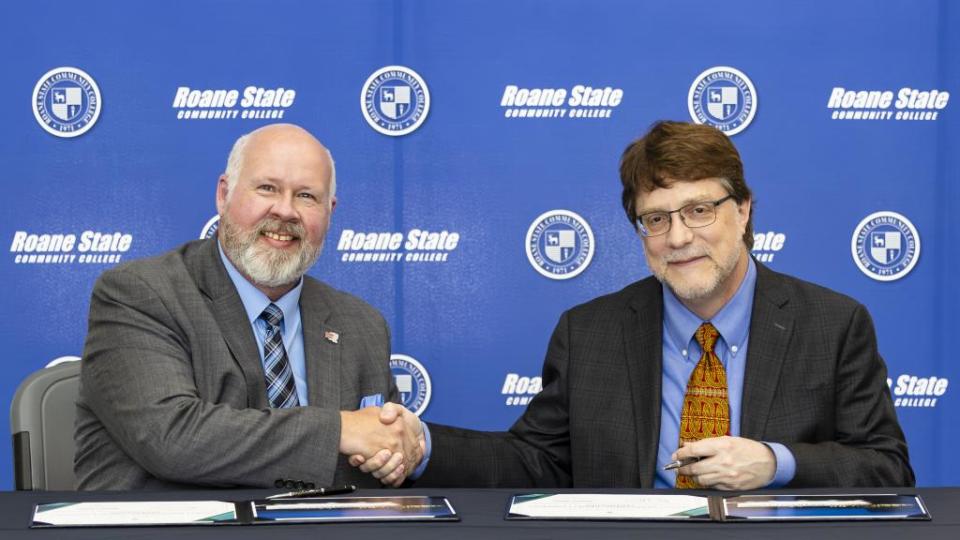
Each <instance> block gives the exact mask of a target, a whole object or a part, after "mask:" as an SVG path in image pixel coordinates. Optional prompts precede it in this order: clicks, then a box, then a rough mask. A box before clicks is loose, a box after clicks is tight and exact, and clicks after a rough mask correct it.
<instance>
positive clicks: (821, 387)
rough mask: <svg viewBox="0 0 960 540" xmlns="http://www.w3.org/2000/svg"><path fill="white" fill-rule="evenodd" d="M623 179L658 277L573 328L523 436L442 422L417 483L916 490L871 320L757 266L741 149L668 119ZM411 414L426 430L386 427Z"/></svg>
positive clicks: (584, 310) (581, 312)
mask: <svg viewBox="0 0 960 540" xmlns="http://www.w3.org/2000/svg"><path fill="white" fill-rule="evenodd" d="M620 177H621V182H622V184H623V195H622V202H623V208H624V210H625V211H626V214H627V218H628V219H629V220H630V222H631V224H632V225H633V226H634V227H635V228H636V230H637V232H638V234H639V236H640V240H641V242H642V244H643V249H644V254H645V256H646V259H647V264H648V265H649V267H650V270H651V271H652V272H653V277H649V278H647V279H644V280H641V281H639V282H637V283H634V284H632V285H630V286H628V287H626V288H625V289H623V290H622V291H620V292H617V293H614V294H610V295H607V296H603V297H600V298H597V299H595V300H593V301H591V302H588V303H586V304H583V305H580V306H577V307H575V308H573V309H571V310H569V311H567V312H566V313H564V314H563V316H562V317H561V318H560V322H559V324H558V325H557V328H556V330H555V332H554V334H553V337H552V339H551V341H550V345H549V348H548V350H547V356H546V361H545V363H544V367H543V390H542V391H541V392H540V393H539V394H538V395H537V396H536V397H535V398H534V399H533V400H532V401H531V402H530V404H529V406H528V407H527V410H526V411H525V413H524V414H523V416H522V417H521V418H520V419H519V420H517V422H516V423H515V424H514V425H513V427H512V428H511V429H510V430H509V432H507V433H482V432H476V431H469V430H463V429H458V428H451V427H446V426H438V425H433V424H431V425H430V433H431V436H432V443H433V445H432V455H431V458H430V464H429V466H427V467H426V471H425V472H424V474H423V476H422V477H421V478H420V479H419V480H418V481H417V485H418V486H421V485H440V486H519V487H528V486H541V487H546V486H561V487H569V486H574V487H646V488H649V487H662V488H669V487H678V488H695V487H704V488H715V489H723V490H744V489H755V488H763V487H780V486H790V487H816V486H832V487H855V486H909V485H913V483H914V475H913V471H912V469H911V467H910V463H909V460H908V456H907V445H906V442H905V440H904V437H903V432H902V431H901V429H900V426H899V424H898V423H897V417H896V413H895V411H894V408H893V403H892V401H891V398H890V392H889V389H888V388H887V384H886V377H887V375H886V366H885V365H884V362H883V360H882V359H881V358H880V355H879V354H878V352H877V343H876V336H875V334H874V330H873V324H872V322H871V320H870V316H869V314H868V313H867V310H866V309H865V308H864V307H863V306H862V305H861V304H859V303H857V302H856V301H854V300H853V299H851V298H849V297H846V296H843V295H840V294H838V293H836V292H833V291H830V290H827V289H825V288H822V287H819V286H817V285H814V284H811V283H807V282H805V281H801V280H799V279H796V278H793V277H789V276H786V275H783V274H780V273H777V272H774V271H772V270H770V269H768V268H766V267H764V266H763V265H762V264H760V263H758V262H756V261H755V260H753V259H752V258H751V256H750V249H751V247H752V246H753V230H752V224H751V220H752V213H753V206H752V195H751V192H750V189H749V187H747V184H746V181H745V179H744V175H743V165H742V163H741V161H740V156H739V154H738V152H737V150H736V148H735V147H734V146H733V144H732V143H731V142H730V139H728V138H727V136H726V135H724V134H723V133H721V132H720V131H718V130H716V129H714V128H712V127H709V126H704V125H695V124H686V123H680V122H659V123H657V124H655V125H654V126H653V127H652V128H651V129H650V131H649V132H648V133H647V134H646V135H645V136H644V137H642V138H641V139H639V140H637V141H635V142H633V143H632V144H630V145H629V146H628V147H627V149H626V151H625V152H624V154H623V157H622V161H621V164H620ZM398 413H399V414H398ZM397 418H402V419H403V420H404V421H406V422H411V425H413V424H412V422H413V420H414V418H413V417H412V415H410V414H407V413H404V412H402V411H394V410H391V411H386V412H384V413H383V414H382V417H381V419H382V420H383V421H384V422H395V421H396V419H397ZM383 461H384V459H383V457H382V456H380V457H376V458H373V459H369V460H365V459H363V458H362V457H360V456H356V457H354V458H351V462H352V463H353V464H355V465H358V466H359V467H360V468H361V470H370V471H372V470H379V469H377V467H379V466H380V465H381V463H382V462H383ZM674 462H675V463H674ZM671 463H673V464H672V465H671ZM389 467H390V466H389V464H387V466H386V470H389Z"/></svg>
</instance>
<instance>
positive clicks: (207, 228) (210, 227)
mask: <svg viewBox="0 0 960 540" xmlns="http://www.w3.org/2000/svg"><path fill="white" fill-rule="evenodd" d="M219 228H220V215H219V214H217V215H215V216H213V217H212V218H210V219H209V220H207V223H206V224H205V225H204V226H203V228H202V229H200V239H201V240H204V239H206V238H213V237H214V235H216V234H217V229H219Z"/></svg>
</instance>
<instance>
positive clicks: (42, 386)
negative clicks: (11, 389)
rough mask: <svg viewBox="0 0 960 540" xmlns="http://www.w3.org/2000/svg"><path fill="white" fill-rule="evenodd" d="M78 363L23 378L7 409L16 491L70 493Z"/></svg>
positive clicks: (55, 367) (67, 364)
mask: <svg viewBox="0 0 960 540" xmlns="http://www.w3.org/2000/svg"><path fill="white" fill-rule="evenodd" d="M79 387H80V362H65V363H62V364H59V365H56V366H53V367H48V368H43V369H41V370H40V371H37V372H35V373H33V374H31V375H30V376H29V377H27V378H26V379H25V380H24V381H23V382H22V383H20V386H18V387H17V393H16V394H15V395H14V396H13V402H12V403H11V404H10V432H11V433H12V434H13V467H14V480H15V486H16V489H18V490H35V491H55V490H73V489H74V487H73V484H74V476H73V449H74V446H73V421H74V419H75V418H76V416H77V413H76V401H77V394H78V392H79Z"/></svg>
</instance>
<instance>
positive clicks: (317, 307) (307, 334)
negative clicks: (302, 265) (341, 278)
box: [300, 277, 351, 410]
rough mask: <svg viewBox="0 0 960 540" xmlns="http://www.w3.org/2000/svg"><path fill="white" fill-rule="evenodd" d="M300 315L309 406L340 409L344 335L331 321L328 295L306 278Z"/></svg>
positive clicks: (315, 283)
mask: <svg viewBox="0 0 960 540" xmlns="http://www.w3.org/2000/svg"><path fill="white" fill-rule="evenodd" d="M303 280H304V281H303V291H302V292H301V293H300V317H301V319H302V325H303V349H304V356H305V357H306V363H307V394H308V396H309V399H310V405H311V406H315V407H323V408H327V409H333V410H340V409H342V408H343V407H341V405H340V349H341V347H342V345H341V343H343V340H344V339H350V337H351V336H344V335H343V334H342V333H341V332H340V330H341V329H340V328H337V327H336V325H335V324H332V321H331V311H330V307H329V303H328V301H327V297H328V295H327V294H326V292H325V291H324V290H323V286H322V285H321V284H320V283H318V282H317V281H315V280H313V279H311V278H309V277H304V278H303Z"/></svg>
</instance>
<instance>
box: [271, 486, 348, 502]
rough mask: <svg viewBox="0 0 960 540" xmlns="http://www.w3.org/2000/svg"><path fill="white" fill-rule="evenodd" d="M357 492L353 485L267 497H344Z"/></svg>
mask: <svg viewBox="0 0 960 540" xmlns="http://www.w3.org/2000/svg"><path fill="white" fill-rule="evenodd" d="M356 490H357V486H353V485H347V486H336V487H322V488H317V489H301V490H299V491H288V492H287V493H277V494H276V495H270V496H269V497H267V499H268V500H272V499H303V498H307V497H323V496H325V495H343V494H344V493H353V492H354V491H356Z"/></svg>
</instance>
